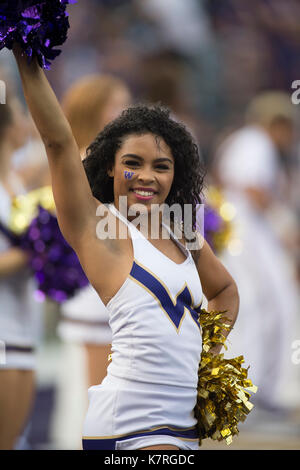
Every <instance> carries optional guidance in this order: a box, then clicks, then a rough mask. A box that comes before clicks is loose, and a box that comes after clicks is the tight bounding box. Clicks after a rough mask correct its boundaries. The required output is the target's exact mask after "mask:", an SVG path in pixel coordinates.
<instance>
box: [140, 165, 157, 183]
mask: <svg viewBox="0 0 300 470" xmlns="http://www.w3.org/2000/svg"><path fill="white" fill-rule="evenodd" d="M137 176H138V180H140V181H144V182H145V183H149V182H152V181H154V179H155V178H154V175H153V171H152V170H151V169H147V168H142V169H141V170H140V171H139V172H138V175H137Z"/></svg>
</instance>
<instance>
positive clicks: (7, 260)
mask: <svg viewBox="0 0 300 470" xmlns="http://www.w3.org/2000/svg"><path fill="white" fill-rule="evenodd" d="M27 263H28V257H27V255H26V253H24V251H22V250H20V249H19V248H10V249H9V250H7V251H5V252H3V253H0V278H3V277H6V276H9V275H11V274H14V273H15V272H17V271H19V270H20V269H22V268H24V267H25V266H26V265H27Z"/></svg>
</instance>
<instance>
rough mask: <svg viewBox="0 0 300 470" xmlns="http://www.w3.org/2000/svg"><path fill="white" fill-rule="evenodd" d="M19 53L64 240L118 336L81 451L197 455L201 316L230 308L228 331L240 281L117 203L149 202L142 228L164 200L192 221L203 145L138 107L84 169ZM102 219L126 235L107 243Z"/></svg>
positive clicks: (42, 81)
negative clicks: (137, 221)
mask: <svg viewBox="0 0 300 470" xmlns="http://www.w3.org/2000/svg"><path fill="white" fill-rule="evenodd" d="M14 52H15V56H16V59H17V62H18V66H19V70H20V75H21V79H22V83H23V89H24V94H25V98H26V101H27V104H28V106H29V109H30V111H31V114H32V117H33V119H34V121H35V123H36V126H37V128H38V130H39V132H40V135H41V138H42V140H43V142H44V144H45V148H46V151H47V156H48V159H49V165H50V171H51V174H52V185H53V193H54V198H55V202H56V208H57V214H58V220H59V224H60V228H61V231H62V233H63V235H64V236H65V238H66V240H67V241H68V242H69V243H70V245H71V246H72V247H73V248H74V250H75V251H76V252H77V254H78V257H79V259H80V262H81V264H82V266H83V268H84V270H85V272H86V274H87V277H88V279H89V280H90V283H91V284H92V285H93V287H94V288H95V290H96V291H97V292H98V294H99V296H100V297H101V299H102V301H103V303H104V304H105V305H106V308H107V309H108V312H109V317H110V319H109V322H110V326H111V328H112V338H113V339H112V361H111V363H110V365H109V367H108V372H107V376H106V377H105V378H104V380H103V381H102V383H101V384H100V385H97V386H93V387H91V388H90V389H89V400H90V404H89V409H88V412H87V416H86V420H85V424H84V431H83V432H84V439H83V447H84V449H139V450H144V449H161V450H163V449H174V450H178V449H198V435H197V430H196V419H195V416H194V413H193V410H194V407H195V404H196V399H197V382H198V366H199V361H200V354H201V348H202V341H201V330H200V325H199V323H198V315H197V310H199V307H200V306H201V303H202V297H203V294H204V295H205V297H206V298H207V300H208V308H209V309H212V310H227V312H228V313H227V315H228V317H229V318H230V320H231V323H232V325H233V324H234V321H235V318H236V316H237V313H238V304H239V297H238V292H237V288H236V284H235V282H234V280H233V279H232V277H231V276H230V274H229V273H228V272H227V270H226V269H225V268H224V267H223V265H222V264H221V263H220V261H219V260H218V259H217V258H216V257H215V255H214V254H213V252H212V251H211V250H210V248H209V246H208V245H207V243H206V242H205V241H203V239H202V248H201V249H199V250H195V251H193V256H192V254H191V252H190V251H189V250H188V249H187V248H186V241H185V239H184V238H183V237H181V239H180V240H179V239H178V238H176V237H175V236H174V234H173V232H172V230H171V228H170V227H168V226H167V225H163V224H162V223H160V224H159V237H158V238H153V237H152V238H151V237H149V235H150V232H147V231H146V232H144V234H143V233H142V232H141V231H140V230H138V229H137V228H136V227H135V226H134V224H133V223H132V218H131V217H129V216H128V215H127V213H126V215H125V216H124V214H122V213H121V212H120V210H119V209H121V207H120V205H119V201H120V199H119V198H120V196H126V197H127V200H128V206H129V208H131V207H134V205H135V204H137V203H138V204H140V205H142V208H143V210H144V211H145V212H146V219H147V218H148V217H149V218H151V212H152V211H151V209H152V208H153V205H154V204H159V205H160V204H162V203H167V204H168V205H169V206H170V205H172V204H173V203H178V204H179V205H180V206H181V208H182V209H183V207H184V204H191V206H192V209H193V216H195V212H196V207H195V205H196V202H199V196H198V195H199V193H200V192H201V189H202V184H203V176H202V175H203V169H202V167H201V164H200V159H199V153H198V149H197V146H196V145H195V143H194V141H193V139H192V137H191V135H190V134H189V132H188V131H187V130H186V129H185V127H184V126H183V125H181V124H179V123H178V122H176V121H174V120H172V119H171V118H170V117H169V113H168V112H167V111H166V110H164V109H161V108H159V107H155V108H151V107H147V106H138V107H134V108H129V109H128V110H126V111H125V112H123V113H122V114H121V116H120V117H118V118H117V119H116V120H114V121H113V122H112V123H111V124H109V125H107V126H106V127H105V128H104V130H103V131H102V132H101V133H100V134H99V135H98V136H97V137H96V139H95V140H94V142H93V143H92V144H91V145H90V146H89V148H88V151H87V158H86V159H85V161H84V167H83V165H82V162H81V158H80V152H79V149H78V146H77V144H76V141H75V139H74V137H73V134H72V132H71V129H70V126H69V123H68V121H67V119H66V118H65V116H64V114H63V112H62V110H61V108H60V106H59V104H58V102H57V100H56V97H55V95H54V93H53V91H52V89H51V87H50V86H49V83H48V81H47V79H46V77H45V75H44V73H43V71H42V69H41V68H40V67H39V65H38V62H37V61H36V60H35V59H33V61H32V62H31V64H30V65H29V64H28V62H27V60H26V58H25V57H24V56H22V54H21V52H20V50H19V48H17V47H16V48H15V49H14ZM84 170H85V171H84ZM103 203H109V206H108V209H107V207H106V206H104V204H103ZM97 214H98V215H97ZM99 214H101V215H100V217H99ZM130 219H131V221H130ZM147 220H148V219H147ZM99 222H101V223H102V224H104V225H105V223H108V224H111V226H113V227H116V234H120V236H117V237H113V236H111V234H109V236H108V237H106V238H105V236H103V230H101V229H99ZM100 225H101V224H100ZM149 230H150V226H149ZM166 234H167V235H168V237H166ZM124 235H125V236H124ZM146 235H147V236H146ZM218 351H219V348H217V349H216V350H215V351H214V352H218Z"/></svg>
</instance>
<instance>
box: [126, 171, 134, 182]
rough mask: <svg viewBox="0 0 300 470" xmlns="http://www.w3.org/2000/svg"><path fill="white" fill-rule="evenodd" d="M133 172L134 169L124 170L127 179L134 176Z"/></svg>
mask: <svg viewBox="0 0 300 470" xmlns="http://www.w3.org/2000/svg"><path fill="white" fill-rule="evenodd" d="M133 173H134V172H133V171H126V170H125V171H124V175H125V178H126V179H127V180H130V179H131V178H132V175H133Z"/></svg>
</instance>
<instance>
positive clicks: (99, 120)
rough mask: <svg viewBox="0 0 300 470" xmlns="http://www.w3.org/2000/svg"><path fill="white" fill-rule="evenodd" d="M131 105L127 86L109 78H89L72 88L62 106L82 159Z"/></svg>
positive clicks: (104, 76)
mask: <svg viewBox="0 0 300 470" xmlns="http://www.w3.org/2000/svg"><path fill="white" fill-rule="evenodd" d="M130 102H131V95H130V91H129V89H128V88H127V86H126V84H125V83H124V82H123V81H122V80H120V79H119V78H117V77H114V76H111V75H88V76H85V77H83V78H81V79H80V80H78V81H77V82H75V83H74V84H73V85H71V87H70V88H69V89H68V90H67V92H66V94H65V96H64V97H63V99H62V105H63V109H64V112H65V115H66V117H67V119H68V121H69V123H70V126H71V129H72V132H73V135H74V137H75V140H76V142H77V145H78V147H79V150H80V153H81V156H82V158H84V156H85V151H86V149H87V147H88V146H89V145H90V144H91V143H92V142H93V140H94V139H95V138H96V137H97V135H98V134H99V132H101V131H102V130H103V128H104V127H105V126H106V124H108V123H109V122H110V121H112V120H114V119H115V118H116V117H117V116H118V115H119V114H120V113H121V112H122V111H123V110H124V109H125V108H127V107H128V106H129V105H130Z"/></svg>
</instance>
